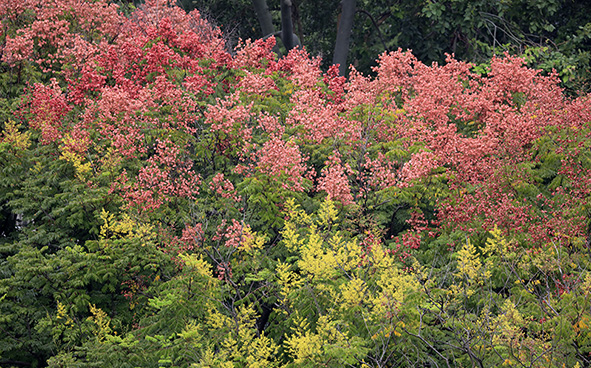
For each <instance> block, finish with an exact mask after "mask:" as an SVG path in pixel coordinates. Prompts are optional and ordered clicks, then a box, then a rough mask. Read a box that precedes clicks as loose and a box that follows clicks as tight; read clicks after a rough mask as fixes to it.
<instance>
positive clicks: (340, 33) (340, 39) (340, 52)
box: [332, 0, 356, 75]
mask: <svg viewBox="0 0 591 368" xmlns="http://www.w3.org/2000/svg"><path fill="white" fill-rule="evenodd" d="M355 2H356V0H342V3H341V20H340V22H339V26H338V27H339V28H338V30H337V40H336V42H335V47H334V56H333V58H332V63H333V64H339V74H340V75H345V73H346V72H347V55H348V54H349V42H350V39H351V30H352V29H353V21H354V19H355V7H356V4H355Z"/></svg>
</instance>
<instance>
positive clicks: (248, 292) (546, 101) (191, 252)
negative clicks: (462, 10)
mask: <svg viewBox="0 0 591 368" xmlns="http://www.w3.org/2000/svg"><path fill="white" fill-rule="evenodd" d="M0 6H1V7H0V19H1V20H2V33H1V39H0V41H1V42H0V47H1V54H2V64H1V66H0V67H1V68H2V70H1V72H2V73H1V76H2V77H1V83H2V85H3V88H2V90H1V91H2V92H1V93H2V95H1V96H0V102H1V104H0V106H1V107H0V109H1V110H0V112H1V115H0V119H1V120H0V122H1V123H2V133H1V136H0V137H1V138H0V170H1V172H2V174H1V175H0V205H1V212H0V216H1V217H0V220H1V221H2V223H1V225H2V227H1V229H0V331H2V334H0V364H1V365H4V366H44V365H49V366H52V367H90V366H100V367H109V366H112V367H138V366H141V367H158V366H161V367H189V366H192V367H247V366H248V367H251V366H252V367H257V366H260V367H273V366H286V367H287V366H290V367H295V366H304V367H317V366H331V367H333V366H334V367H341V366H354V367H393V366H440V367H445V366H450V367H451V366H470V365H471V366H479V367H485V366H486V367H490V366H499V365H503V364H504V365H516V366H529V367H538V366H539V367H542V366H543V367H548V366H556V367H563V366H564V367H574V366H589V365H590V364H591V295H590V292H591V273H590V271H589V267H590V266H591V260H590V258H589V247H590V246H591V244H590V242H591V236H590V226H591V225H590V218H591V208H590V206H589V200H588V199H589V196H590V191H591V157H590V156H591V154H590V151H589V148H590V147H589V146H590V144H591V143H590V142H591V141H590V138H591V125H590V122H591V108H590V106H591V105H590V104H589V98H588V97H587V96H582V97H578V98H576V99H570V98H567V97H565V94H564V93H563V90H562V89H561V88H560V87H559V86H558V83H559V79H558V77H557V76H556V75H550V76H542V75H541V73H540V72H539V71H536V70H532V69H529V68H528V67H527V66H525V64H524V60H522V59H519V58H514V57H511V56H509V55H505V56H504V57H495V58H493V59H492V60H491V61H490V63H489V65H488V66H487V67H486V68H483V67H480V68H475V67H473V66H472V65H471V64H468V63H464V62H460V61H457V60H455V59H454V58H453V57H451V56H448V58H447V60H446V62H445V63H444V64H442V65H438V64H433V65H431V66H428V65H425V64H423V63H422V62H420V61H419V60H418V59H417V58H416V57H415V56H413V55H412V53H410V52H402V51H396V52H390V53H384V54H382V55H381V56H380V57H379V59H378V66H377V67H376V68H375V69H374V73H375V77H368V76H364V75H362V74H361V73H359V72H357V71H355V70H354V69H352V71H351V73H350V76H349V78H348V79H345V78H343V77H339V76H338V72H337V69H336V68H335V67H332V68H330V69H329V70H328V72H322V71H321V69H320V60H319V59H315V58H310V57H309V55H308V54H307V53H306V51H304V50H302V49H294V50H292V51H291V52H290V53H289V54H288V55H287V56H285V57H282V58H279V59H277V58H276V56H275V54H274V53H273V52H272V48H273V46H274V40H273V39H272V38H270V39H268V40H266V41H263V40H257V41H244V42H241V43H240V44H239V45H238V46H237V47H236V48H235V49H234V50H232V53H229V52H228V50H227V49H226V44H225V42H224V40H223V38H222V36H221V33H220V31H219V30H218V29H216V28H213V27H212V26H210V25H209V24H208V23H207V22H206V21H204V20H203V19H202V18H201V16H200V14H199V13H198V12H196V11H193V12H191V13H189V14H186V13H185V12H184V11H182V10H181V9H179V8H175V7H170V6H169V5H168V2H167V1H163V0H151V1H148V2H146V4H145V5H143V6H140V7H138V8H137V9H136V10H133V11H131V12H130V14H128V15H127V16H124V15H123V14H124V13H123V12H119V11H118V8H117V6H115V5H113V4H110V3H109V2H107V1H104V0H96V1H80V0H45V1H40V0H25V1H22V0H19V1H4V2H2V3H1V4H0Z"/></svg>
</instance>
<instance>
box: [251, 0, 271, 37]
mask: <svg viewBox="0 0 591 368" xmlns="http://www.w3.org/2000/svg"><path fill="white" fill-rule="evenodd" d="M252 5H253V6H254V11H255V12H256V13H257V18H259V24H260V25H261V30H262V31H263V37H269V36H270V35H272V34H274V33H275V27H273V19H272V18H271V12H270V11H269V7H268V6H267V0H252Z"/></svg>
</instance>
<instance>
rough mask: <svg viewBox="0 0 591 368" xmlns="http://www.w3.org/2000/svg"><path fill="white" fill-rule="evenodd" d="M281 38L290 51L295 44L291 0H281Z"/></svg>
mask: <svg viewBox="0 0 591 368" xmlns="http://www.w3.org/2000/svg"><path fill="white" fill-rule="evenodd" d="M281 40H282V41H283V46H285V49H286V50H287V51H288V52H289V50H291V49H293V48H294V46H295V42H294V38H293V23H292V21H291V0H281Z"/></svg>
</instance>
